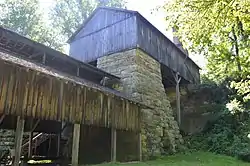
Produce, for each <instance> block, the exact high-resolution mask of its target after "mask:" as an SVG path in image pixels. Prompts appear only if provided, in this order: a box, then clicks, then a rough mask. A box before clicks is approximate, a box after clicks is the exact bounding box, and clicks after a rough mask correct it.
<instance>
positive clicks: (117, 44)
mask: <svg viewBox="0 0 250 166" xmlns="http://www.w3.org/2000/svg"><path fill="white" fill-rule="evenodd" d="M136 47H139V48H141V49H142V50H144V51H145V52H147V53H148V54H149V55H150V56H152V57H153V58H155V59H156V60H157V61H159V62H160V63H162V64H163V65H166V66H167V67H168V68H170V69H171V70H173V71H175V72H179V73H180V75H181V76H182V77H183V78H184V79H186V80H187V81H189V82H193V83H198V82H199V79H200V74H199V68H198V66H197V65H196V64H195V63H194V62H192V60H190V59H189V58H187V59H186V56H185V54H184V53H183V52H181V50H179V49H178V48H177V47H176V46H175V45H174V44H173V43H172V42H171V41H170V40H169V39H167V38H166V37H165V36H164V35H163V34H161V33H160V32H159V31H158V30H157V29H156V28H155V27H153V26H152V25H150V24H149V23H147V22H146V21H145V20H144V19H143V18H142V17H141V16H140V15H139V14H135V13H133V12H129V11H128V12H124V11H119V10H117V11H116V10H113V9H110V10H109V9H100V10H98V11H97V12H96V13H95V14H94V15H93V16H92V17H91V18H90V20H89V21H88V22H87V23H86V24H85V25H84V27H83V29H82V30H80V32H79V33H78V34H77V35H76V37H75V38H74V39H73V40H72V42H71V43H70V56H73V57H74V58H76V59H78V60H80V61H83V62H91V61H94V60H97V59H98V58H99V57H102V56H105V55H108V54H111V53H116V52H120V51H124V50H127V49H131V48H136ZM185 59H186V60H185ZM184 61H185V64H184Z"/></svg>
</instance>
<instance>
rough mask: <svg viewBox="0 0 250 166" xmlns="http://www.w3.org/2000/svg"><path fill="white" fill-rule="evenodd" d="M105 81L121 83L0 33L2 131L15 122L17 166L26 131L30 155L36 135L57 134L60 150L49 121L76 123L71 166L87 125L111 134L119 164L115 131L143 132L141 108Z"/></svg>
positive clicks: (113, 151)
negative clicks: (34, 133)
mask: <svg viewBox="0 0 250 166" xmlns="http://www.w3.org/2000/svg"><path fill="white" fill-rule="evenodd" d="M104 77H105V78H108V79H109V80H110V81H111V82H112V83H114V82H117V81H119V78H118V77H116V76H113V75H111V74H108V73H106V72H104V71H102V70H100V69H97V68H95V67H93V66H91V65H88V64H86V63H83V62H81V61H78V60H76V59H74V58H72V57H69V56H67V55H65V54H62V53H60V52H58V51H55V50H53V49H51V48H48V47H46V46H44V45H42V44H40V43H37V42H34V41H32V40H30V39H27V38H25V37H23V36H20V35H18V34H16V33H14V32H12V31H9V30H7V29H4V28H0V127H2V128H7V129H13V125H11V124H10V123H9V122H10V121H9V120H10V119H13V118H14V119H16V118H15V117H17V120H14V121H15V122H16V121H17V122H16V123H17V124H16V141H15V142H16V144H15V161H14V165H15V166H17V165H18V163H19V160H20V155H21V150H22V136H23V132H24V131H29V132H31V135H30V138H29V140H30V141H29V153H31V151H32V142H33V140H34V139H35V138H34V137H33V135H32V132H43V133H46V132H47V133H48V132H52V133H53V132H54V133H56V134H59V139H58V146H59V144H60V134H61V128H59V130H58V129H55V128H56V125H55V126H54V125H53V123H50V122H54V124H58V123H59V124H60V123H61V122H67V123H71V124H74V132H73V144H72V165H73V166H76V165H77V164H78V150H79V141H80V140H79V139H80V127H81V126H83V125H85V126H95V127H102V128H108V129H110V130H111V134H112V136H111V139H112V142H111V146H112V147H111V152H110V153H111V154H112V155H111V157H112V160H116V130H123V131H132V132H136V133H140V121H141V120H140V119H141V118H140V117H141V113H140V109H141V108H142V105H140V104H138V103H136V102H134V101H132V100H130V99H128V98H127V97H126V96H125V95H123V94H122V93H120V92H118V91H115V90H113V89H110V88H107V87H104V86H102V85H100V81H101V80H102V79H103V78H104ZM7 118H8V119H7ZM31 119H32V120H31ZM34 119H36V121H34ZM12 121H13V120H12ZM32 122H34V123H33V125H29V124H32ZM42 122H43V125H42V126H40V128H39V129H38V128H37V126H38V124H39V123H42ZM1 124H3V125H1ZM51 124H52V125H51ZM30 126H31V127H30ZM43 136H44V135H43ZM83 139H84V138H83ZM58 150H60V149H59V147H58Z"/></svg>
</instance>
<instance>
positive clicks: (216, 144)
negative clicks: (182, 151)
mask: <svg viewBox="0 0 250 166" xmlns="http://www.w3.org/2000/svg"><path fill="white" fill-rule="evenodd" d="M249 124H250V118H249V115H248V113H246V112H244V113H238V114H231V113H229V112H228V111H227V110H224V113H223V114H222V115H221V116H220V117H219V118H218V119H217V121H215V122H213V123H211V124H208V127H207V128H206V130H205V131H203V132H202V133H199V134H196V135H194V136H187V137H186V138H185V139H186V143H187V146H188V148H189V149H190V150H192V151H200V150H203V151H210V152H214V153H218V154H225V155H230V156H240V155H242V154H250V139H249V138H248V137H247V135H248V134H249V132H250V130H249V129H250V128H249V127H250V126H249Z"/></svg>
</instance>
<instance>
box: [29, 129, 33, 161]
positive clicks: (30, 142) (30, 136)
mask: <svg viewBox="0 0 250 166" xmlns="http://www.w3.org/2000/svg"><path fill="white" fill-rule="evenodd" d="M32 139H33V131H31V132H30V135H29V152H28V158H29V159H30V158H31V157H32V142H33V141H32Z"/></svg>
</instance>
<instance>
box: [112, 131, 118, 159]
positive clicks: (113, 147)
mask: <svg viewBox="0 0 250 166" xmlns="http://www.w3.org/2000/svg"><path fill="white" fill-rule="evenodd" d="M116 134H117V133H116V129H115V128H111V161H112V162H116V142H117V141H116V139H117V136H116Z"/></svg>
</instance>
